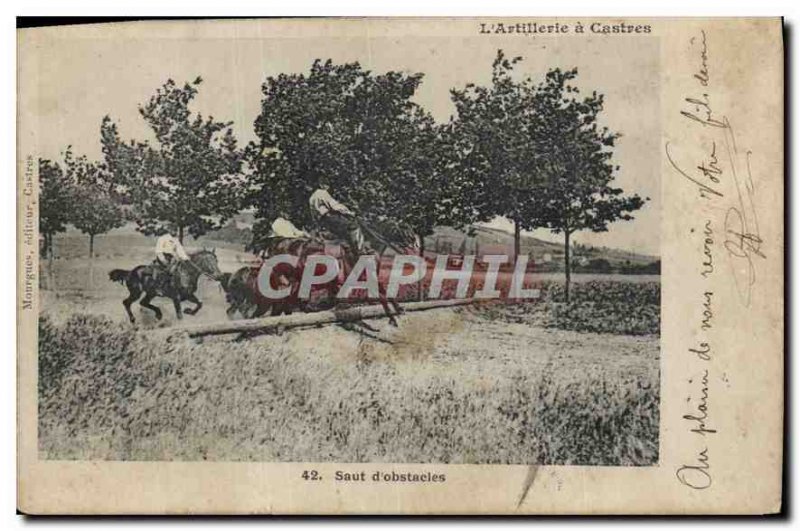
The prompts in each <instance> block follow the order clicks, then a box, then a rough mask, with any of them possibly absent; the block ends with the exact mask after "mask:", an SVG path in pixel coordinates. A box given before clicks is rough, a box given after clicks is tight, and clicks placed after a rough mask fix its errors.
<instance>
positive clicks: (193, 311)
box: [183, 293, 203, 315]
mask: <svg viewBox="0 0 800 531" xmlns="http://www.w3.org/2000/svg"><path fill="white" fill-rule="evenodd" d="M186 300H187V301H189V302H191V303H194V304H195V307H194V308H186V309H185V310H183V313H185V314H188V315H195V314H196V313H197V312H199V311H200V308H202V307H203V303H202V302H200V299H198V298H197V297H196V296H195V294H194V293H190V294H189V295H187V296H186Z"/></svg>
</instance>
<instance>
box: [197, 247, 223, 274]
mask: <svg viewBox="0 0 800 531" xmlns="http://www.w3.org/2000/svg"><path fill="white" fill-rule="evenodd" d="M191 259H192V263H193V264H194V265H195V266H197V268H198V269H199V270H200V271H202V272H203V273H205V274H206V275H208V276H210V277H211V278H213V279H214V280H221V279H222V271H220V270H219V263H218V262H217V251H216V249H211V250H209V249H203V250H202V251H198V252H196V253H194V254H193V255H191Z"/></svg>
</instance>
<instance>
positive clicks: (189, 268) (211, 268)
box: [108, 249, 222, 323]
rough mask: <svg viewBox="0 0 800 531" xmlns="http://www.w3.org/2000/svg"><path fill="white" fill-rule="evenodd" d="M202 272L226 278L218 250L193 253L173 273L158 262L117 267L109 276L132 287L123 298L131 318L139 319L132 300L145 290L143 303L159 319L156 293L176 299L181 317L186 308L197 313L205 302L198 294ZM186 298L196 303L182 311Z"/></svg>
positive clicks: (133, 321) (192, 312) (187, 310)
mask: <svg viewBox="0 0 800 531" xmlns="http://www.w3.org/2000/svg"><path fill="white" fill-rule="evenodd" d="M200 275H207V276H208V277H210V278H212V279H213V280H220V279H221V278H222V272H220V270H219V266H218V264H217V253H216V251H215V250H213V249H212V250H210V251H209V250H206V249H203V250H202V251H197V252H195V253H191V254H189V260H188V261H186V262H179V263H178V264H177V265H176V266H175V269H174V271H173V273H172V275H169V274H168V273H167V272H166V271H165V270H164V268H163V267H162V266H160V265H158V264H155V263H154V264H147V265H140V266H137V267H135V268H134V269H133V270H131V271H127V270H124V269H114V270H113V271H111V272H110V273H109V274H108V278H109V279H111V280H112V281H114V282H119V283H120V284H125V286H127V287H128V292H129V295H128V297H127V298H126V299H125V300H124V301H122V304H123V306H125V311H126V312H128V318H129V319H130V320H131V322H132V323H135V322H136V319H134V317H133V313H132V312H131V304H133V303H134V302H136V301H138V300H139V297H141V296H142V293H144V298H143V299H142V300H141V301H139V304H140V305H141V306H142V307H144V308H147V309H149V310H153V312H155V314H156V318H157V319H159V320H161V317H162V314H161V309H160V308H159V307H158V306H155V305H153V304H150V301H152V300H153V298H154V297H166V298H168V299H172V304H173V305H174V306H175V314H176V315H177V317H178V319H182V318H183V315H182V314H183V313H184V312H185V313H187V314H188V315H194V314H196V313H197V312H198V311H200V308H202V307H203V303H202V302H200V300H198V298H197V297H196V296H195V295H194V293H195V291H197V281H198V279H199V278H200ZM183 301H189V302H192V303H194V304H195V307H194V308H187V309H185V310H183V311H181V302H183Z"/></svg>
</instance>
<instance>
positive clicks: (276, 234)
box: [269, 217, 309, 238]
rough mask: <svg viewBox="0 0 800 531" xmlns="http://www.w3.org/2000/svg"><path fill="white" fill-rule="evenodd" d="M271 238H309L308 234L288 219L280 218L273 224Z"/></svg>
mask: <svg viewBox="0 0 800 531" xmlns="http://www.w3.org/2000/svg"><path fill="white" fill-rule="evenodd" d="M271 228H272V230H271V231H270V233H269V237H270V238H308V237H309V235H308V233H307V232H305V231H303V230H300V229H298V228H297V227H295V226H294V224H293V223H292V222H291V221H289V220H288V219H286V218H283V217H278V218H275V221H273V222H272V227H271Z"/></svg>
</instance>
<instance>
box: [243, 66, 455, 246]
mask: <svg viewBox="0 0 800 531" xmlns="http://www.w3.org/2000/svg"><path fill="white" fill-rule="evenodd" d="M421 80H422V74H402V73H398V72H386V73H384V74H373V73H372V72H370V71H368V70H364V69H363V68H362V67H361V65H360V64H359V63H346V64H334V63H333V62H332V61H331V60H328V61H325V62H323V61H320V60H316V61H315V62H314V63H313V64H312V65H311V69H310V71H309V72H308V73H307V74H306V73H303V74H281V75H279V76H277V77H268V78H267V79H266V81H265V82H264V84H263V85H262V93H263V99H262V102H261V113H260V114H259V116H258V118H257V119H256V122H255V130H256V135H257V136H258V141H257V142H253V143H251V144H250V145H249V146H248V150H247V153H248V156H247V160H248V162H249V163H250V165H251V167H252V168H253V176H252V183H253V186H252V188H251V190H250V194H249V201H248V204H250V205H252V206H254V207H255V209H256V218H257V222H256V225H255V227H254V228H255V230H254V244H253V247H256V248H257V247H258V245H259V241H260V240H261V238H263V236H264V235H266V234H267V233H268V232H269V227H270V224H271V223H272V221H273V220H274V219H275V218H276V217H278V216H284V217H289V218H290V219H291V220H292V221H293V222H294V223H295V224H297V225H299V226H304V227H307V228H308V227H310V226H311V223H312V220H311V215H310V210H309V206H308V197H309V196H310V195H311V193H312V192H313V191H314V189H316V188H317V187H319V186H322V185H326V186H328V187H329V188H330V190H331V192H332V194H333V195H334V196H336V197H337V198H338V199H339V200H340V201H342V202H344V203H345V204H347V205H348V206H350V207H351V208H353V209H354V210H356V211H358V212H359V214H360V215H361V216H362V217H364V218H365V219H366V220H368V221H369V220H380V221H381V222H382V224H384V225H386V224H392V223H397V224H404V225H408V226H410V227H412V228H413V230H414V232H415V233H416V234H417V236H418V237H419V238H420V240H421V241H422V242H424V238H425V236H428V235H430V234H432V233H433V228H434V226H435V225H437V224H440V223H442V222H443V221H444V220H445V219H446V218H448V213H451V212H453V211H454V209H453V208H452V204H450V203H448V198H449V197H450V196H451V195H452V194H449V193H448V190H449V189H450V188H449V184H448V183H449V181H448V177H449V175H448V174H447V171H446V164H447V159H446V158H444V153H445V152H446V149H445V146H446V143H447V141H448V137H447V134H446V131H444V130H443V128H442V127H440V126H438V125H437V124H435V122H434V121H433V119H432V118H431V116H430V115H429V114H428V113H427V112H425V111H424V110H423V109H422V108H421V107H420V106H419V105H417V104H416V103H414V102H413V101H411V98H412V97H413V95H414V93H415V91H416V90H417V88H418V86H419V84H420V83H421ZM423 245H424V244H423Z"/></svg>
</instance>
